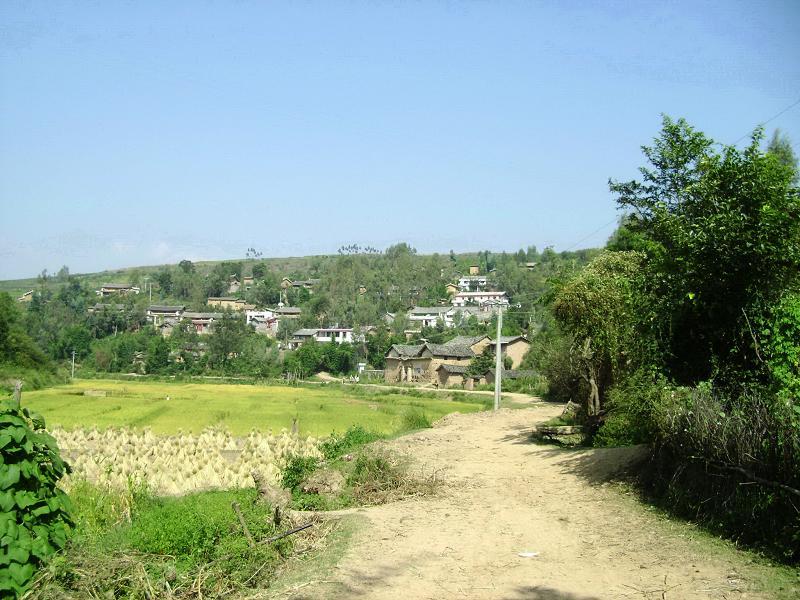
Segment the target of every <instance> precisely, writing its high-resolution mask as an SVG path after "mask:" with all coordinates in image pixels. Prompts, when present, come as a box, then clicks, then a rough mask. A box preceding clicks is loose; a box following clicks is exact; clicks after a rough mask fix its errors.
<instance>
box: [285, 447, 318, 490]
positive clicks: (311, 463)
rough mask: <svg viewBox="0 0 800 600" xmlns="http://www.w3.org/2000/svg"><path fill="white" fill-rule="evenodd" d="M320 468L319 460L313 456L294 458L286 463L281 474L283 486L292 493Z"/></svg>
mask: <svg viewBox="0 0 800 600" xmlns="http://www.w3.org/2000/svg"><path fill="white" fill-rule="evenodd" d="M318 466H319V459H317V458H314V457H313V456H293V457H292V458H290V459H289V461H288V462H287V463H286V466H285V467H284V468H283V471H282V474H281V485H282V486H283V487H284V488H285V489H287V490H290V491H292V492H295V491H297V489H298V488H299V486H300V484H301V483H303V481H305V479H306V478H307V477H308V476H309V475H311V474H312V473H313V472H314V471H315V470H316V469H317V467H318Z"/></svg>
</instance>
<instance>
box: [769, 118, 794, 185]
mask: <svg viewBox="0 0 800 600" xmlns="http://www.w3.org/2000/svg"><path fill="white" fill-rule="evenodd" d="M767 153H768V154H771V155H773V156H774V157H775V158H777V159H778V162H780V163H781V164H782V165H784V166H786V167H789V168H790V169H792V170H793V171H794V177H793V178H792V183H793V184H794V185H797V182H798V178H800V172H798V168H797V156H796V155H795V153H794V149H793V148H792V142H791V140H790V139H789V138H788V137H787V136H786V135H785V134H781V131H780V129H776V130H775V131H773V132H772V137H771V138H770V140H769V144H767Z"/></svg>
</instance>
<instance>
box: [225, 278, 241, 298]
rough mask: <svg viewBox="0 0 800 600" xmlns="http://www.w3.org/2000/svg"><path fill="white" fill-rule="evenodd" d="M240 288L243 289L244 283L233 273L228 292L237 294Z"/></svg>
mask: <svg viewBox="0 0 800 600" xmlns="http://www.w3.org/2000/svg"><path fill="white" fill-rule="evenodd" d="M240 289H242V284H241V283H239V280H238V279H237V277H236V275H231V279H230V281H229V282H228V293H229V294H236V293H237V292H238V291H239V290H240Z"/></svg>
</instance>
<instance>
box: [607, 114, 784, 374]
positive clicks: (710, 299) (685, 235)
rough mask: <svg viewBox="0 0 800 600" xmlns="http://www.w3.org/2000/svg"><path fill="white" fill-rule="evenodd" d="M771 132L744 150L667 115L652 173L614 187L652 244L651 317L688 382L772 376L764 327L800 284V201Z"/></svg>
mask: <svg viewBox="0 0 800 600" xmlns="http://www.w3.org/2000/svg"><path fill="white" fill-rule="evenodd" d="M761 141H762V132H761V131H760V130H757V131H756V132H755V133H754V134H753V136H752V140H751V143H750V145H749V146H748V147H747V148H746V149H745V150H743V151H740V150H738V149H737V148H735V147H731V146H729V147H724V148H722V149H717V148H716V147H715V146H714V143H713V141H712V140H711V139H709V138H708V137H706V136H705V135H704V134H703V133H701V132H699V131H697V130H695V129H694V128H693V127H691V126H690V125H689V124H688V123H687V122H686V121H684V120H682V119H681V120H677V121H673V120H672V119H669V118H667V117H665V118H664V122H663V127H662V131H661V135H660V136H659V137H658V138H656V140H655V141H654V143H653V145H652V146H645V147H644V148H643V152H644V154H645V156H646V158H647V160H648V162H649V165H648V166H645V167H642V168H641V169H640V172H641V175H642V177H641V179H640V180H635V181H627V182H616V181H612V182H611V184H610V186H611V190H612V191H613V192H614V193H616V194H617V196H618V198H617V202H618V204H619V206H620V207H621V208H623V209H626V210H628V211H631V212H632V214H633V217H632V218H631V219H629V220H627V221H626V226H627V227H628V228H630V229H631V230H632V231H633V233H635V234H637V235H640V236H642V237H643V238H644V239H646V241H647V244H646V245H645V251H646V253H647V257H648V260H647V273H648V276H647V278H646V288H647V290H646V291H647V293H648V302H647V305H648V309H649V314H648V315H646V318H644V319H643V322H644V323H647V324H649V325H650V327H651V331H650V334H651V336H652V339H654V340H655V341H656V342H657V343H658V344H659V346H660V350H661V353H662V354H661V356H662V358H663V360H664V362H665V364H666V367H667V373H668V374H669V375H670V376H671V377H672V378H674V379H675V380H676V382H678V383H682V384H694V383H697V382H698V381H702V380H707V379H716V380H718V382H720V383H728V384H739V383H741V380H742V379H744V378H748V379H751V380H754V381H764V380H766V379H768V378H769V369H768V367H767V366H766V365H765V363H764V361H763V360H762V357H761V356H760V354H759V336H760V335H761V332H760V331H759V330H758V329H757V324H759V323H768V322H770V320H771V319H772V315H771V313H772V311H773V309H774V307H775V306H777V305H778V304H779V303H780V302H781V300H782V299H783V297H784V296H785V295H786V294H787V293H789V292H790V291H791V290H793V289H796V288H797V285H798V274H799V273H800V270H799V269H798V265H800V198H798V192H797V189H796V188H794V187H793V186H792V179H793V178H794V176H795V173H794V170H793V169H792V167H791V166H790V165H787V164H785V163H784V162H783V161H782V160H781V159H780V158H779V157H778V156H777V155H775V154H773V153H770V152H767V153H763V152H761V151H760V149H759V148H760V144H761Z"/></svg>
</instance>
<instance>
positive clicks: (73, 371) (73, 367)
mask: <svg viewBox="0 0 800 600" xmlns="http://www.w3.org/2000/svg"><path fill="white" fill-rule="evenodd" d="M72 379H75V350H73V351H72Z"/></svg>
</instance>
